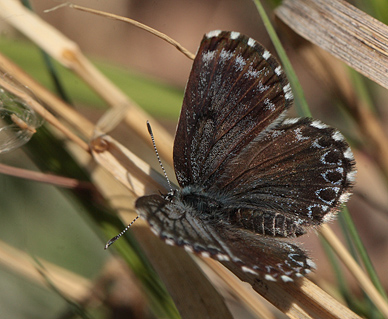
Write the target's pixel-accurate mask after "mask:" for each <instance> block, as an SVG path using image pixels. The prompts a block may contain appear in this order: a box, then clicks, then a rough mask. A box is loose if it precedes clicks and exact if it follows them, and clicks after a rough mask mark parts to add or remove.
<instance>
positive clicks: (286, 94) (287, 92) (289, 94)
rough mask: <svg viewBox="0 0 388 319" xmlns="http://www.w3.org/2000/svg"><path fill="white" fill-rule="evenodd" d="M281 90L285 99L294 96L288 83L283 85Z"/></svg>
mask: <svg viewBox="0 0 388 319" xmlns="http://www.w3.org/2000/svg"><path fill="white" fill-rule="evenodd" d="M283 92H284V98H285V99H286V100H292V99H293V98H294V96H293V95H292V92H291V85H290V83H288V84H287V85H286V86H285V87H283Z"/></svg>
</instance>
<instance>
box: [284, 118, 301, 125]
mask: <svg viewBox="0 0 388 319" xmlns="http://www.w3.org/2000/svg"><path fill="white" fill-rule="evenodd" d="M299 120H300V118H293V119H285V120H284V121H283V124H285V125H290V124H296V123H298V122H299Z"/></svg>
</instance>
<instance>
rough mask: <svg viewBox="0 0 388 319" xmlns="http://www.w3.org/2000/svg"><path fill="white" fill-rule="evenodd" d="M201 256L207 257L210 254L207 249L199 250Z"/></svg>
mask: <svg viewBox="0 0 388 319" xmlns="http://www.w3.org/2000/svg"><path fill="white" fill-rule="evenodd" d="M201 256H202V257H206V258H209V257H210V254H209V253H208V252H207V251H203V252H201Z"/></svg>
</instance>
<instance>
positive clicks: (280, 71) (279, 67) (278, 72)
mask: <svg viewBox="0 0 388 319" xmlns="http://www.w3.org/2000/svg"><path fill="white" fill-rule="evenodd" d="M275 73H276V75H277V76H280V74H282V67H281V66H280V65H279V66H278V67H277V68H276V69H275Z"/></svg>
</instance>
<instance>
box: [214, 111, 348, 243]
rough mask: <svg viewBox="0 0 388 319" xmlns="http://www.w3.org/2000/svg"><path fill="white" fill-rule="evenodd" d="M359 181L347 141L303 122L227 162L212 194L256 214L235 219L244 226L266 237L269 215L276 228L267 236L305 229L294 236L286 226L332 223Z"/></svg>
mask: <svg viewBox="0 0 388 319" xmlns="http://www.w3.org/2000/svg"><path fill="white" fill-rule="evenodd" d="M354 179H355V169H354V158H353V154H352V152H351V150H350V148H349V145H348V144H347V143H346V141H345V139H344V137H343V136H342V135H341V134H340V133H339V132H338V131H337V130H335V129H333V128H331V127H329V126H327V125H325V124H323V123H321V122H319V121H317V120H312V119H308V118H299V119H287V120H285V121H284V122H283V123H282V124H281V125H279V126H277V128H275V129H273V130H272V131H271V132H268V134H267V135H266V136H265V137H260V138H257V139H254V140H253V141H252V142H251V143H250V144H248V145H247V146H246V147H245V148H244V149H243V150H242V151H241V152H240V153H239V154H237V155H236V156H235V157H234V158H233V160H232V161H230V162H228V163H227V165H226V167H225V171H224V174H223V175H222V176H220V177H219V179H218V180H217V181H216V182H215V183H214V184H213V185H212V186H211V187H210V189H209V191H211V190H213V189H215V190H218V191H221V192H222V193H224V194H228V197H226V198H225V204H226V205H229V206H231V205H236V207H237V208H245V209H246V210H247V209H250V210H251V211H252V213H251V214H250V216H249V214H248V213H245V214H244V219H245V220H244V221H243V223H242V222H240V219H239V218H236V221H237V222H238V223H239V224H240V225H241V226H242V224H244V225H246V227H247V228H248V229H250V230H252V231H256V232H260V233H261V231H262V228H260V227H261V225H262V222H261V221H262V220H263V216H266V223H267V224H269V225H271V226H272V225H274V226H272V227H270V228H268V229H269V231H265V234H266V235H271V234H272V235H273V236H282V237H288V236H290V235H293V234H294V235H296V236H297V235H301V234H303V233H304V231H301V229H299V231H300V232H299V233H295V232H294V233H293V232H291V233H290V232H289V229H290V228H289V227H286V226H287V225H285V223H287V224H288V225H289V224H291V223H293V224H295V225H296V226H299V227H300V228H302V229H303V228H304V227H308V226H318V225H320V224H321V223H323V222H327V221H329V220H330V219H332V218H333V217H334V214H335V212H336V211H337V210H338V208H339V207H340V205H341V204H343V203H344V202H346V201H347V199H348V197H349V192H350V188H351V186H352V183H353V182H354ZM276 220H277V221H276ZM272 221H273V222H272ZM252 225H255V227H256V229H254V227H252ZM275 230H276V231H275ZM295 231H296V229H295ZM263 232H264V230H263Z"/></svg>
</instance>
